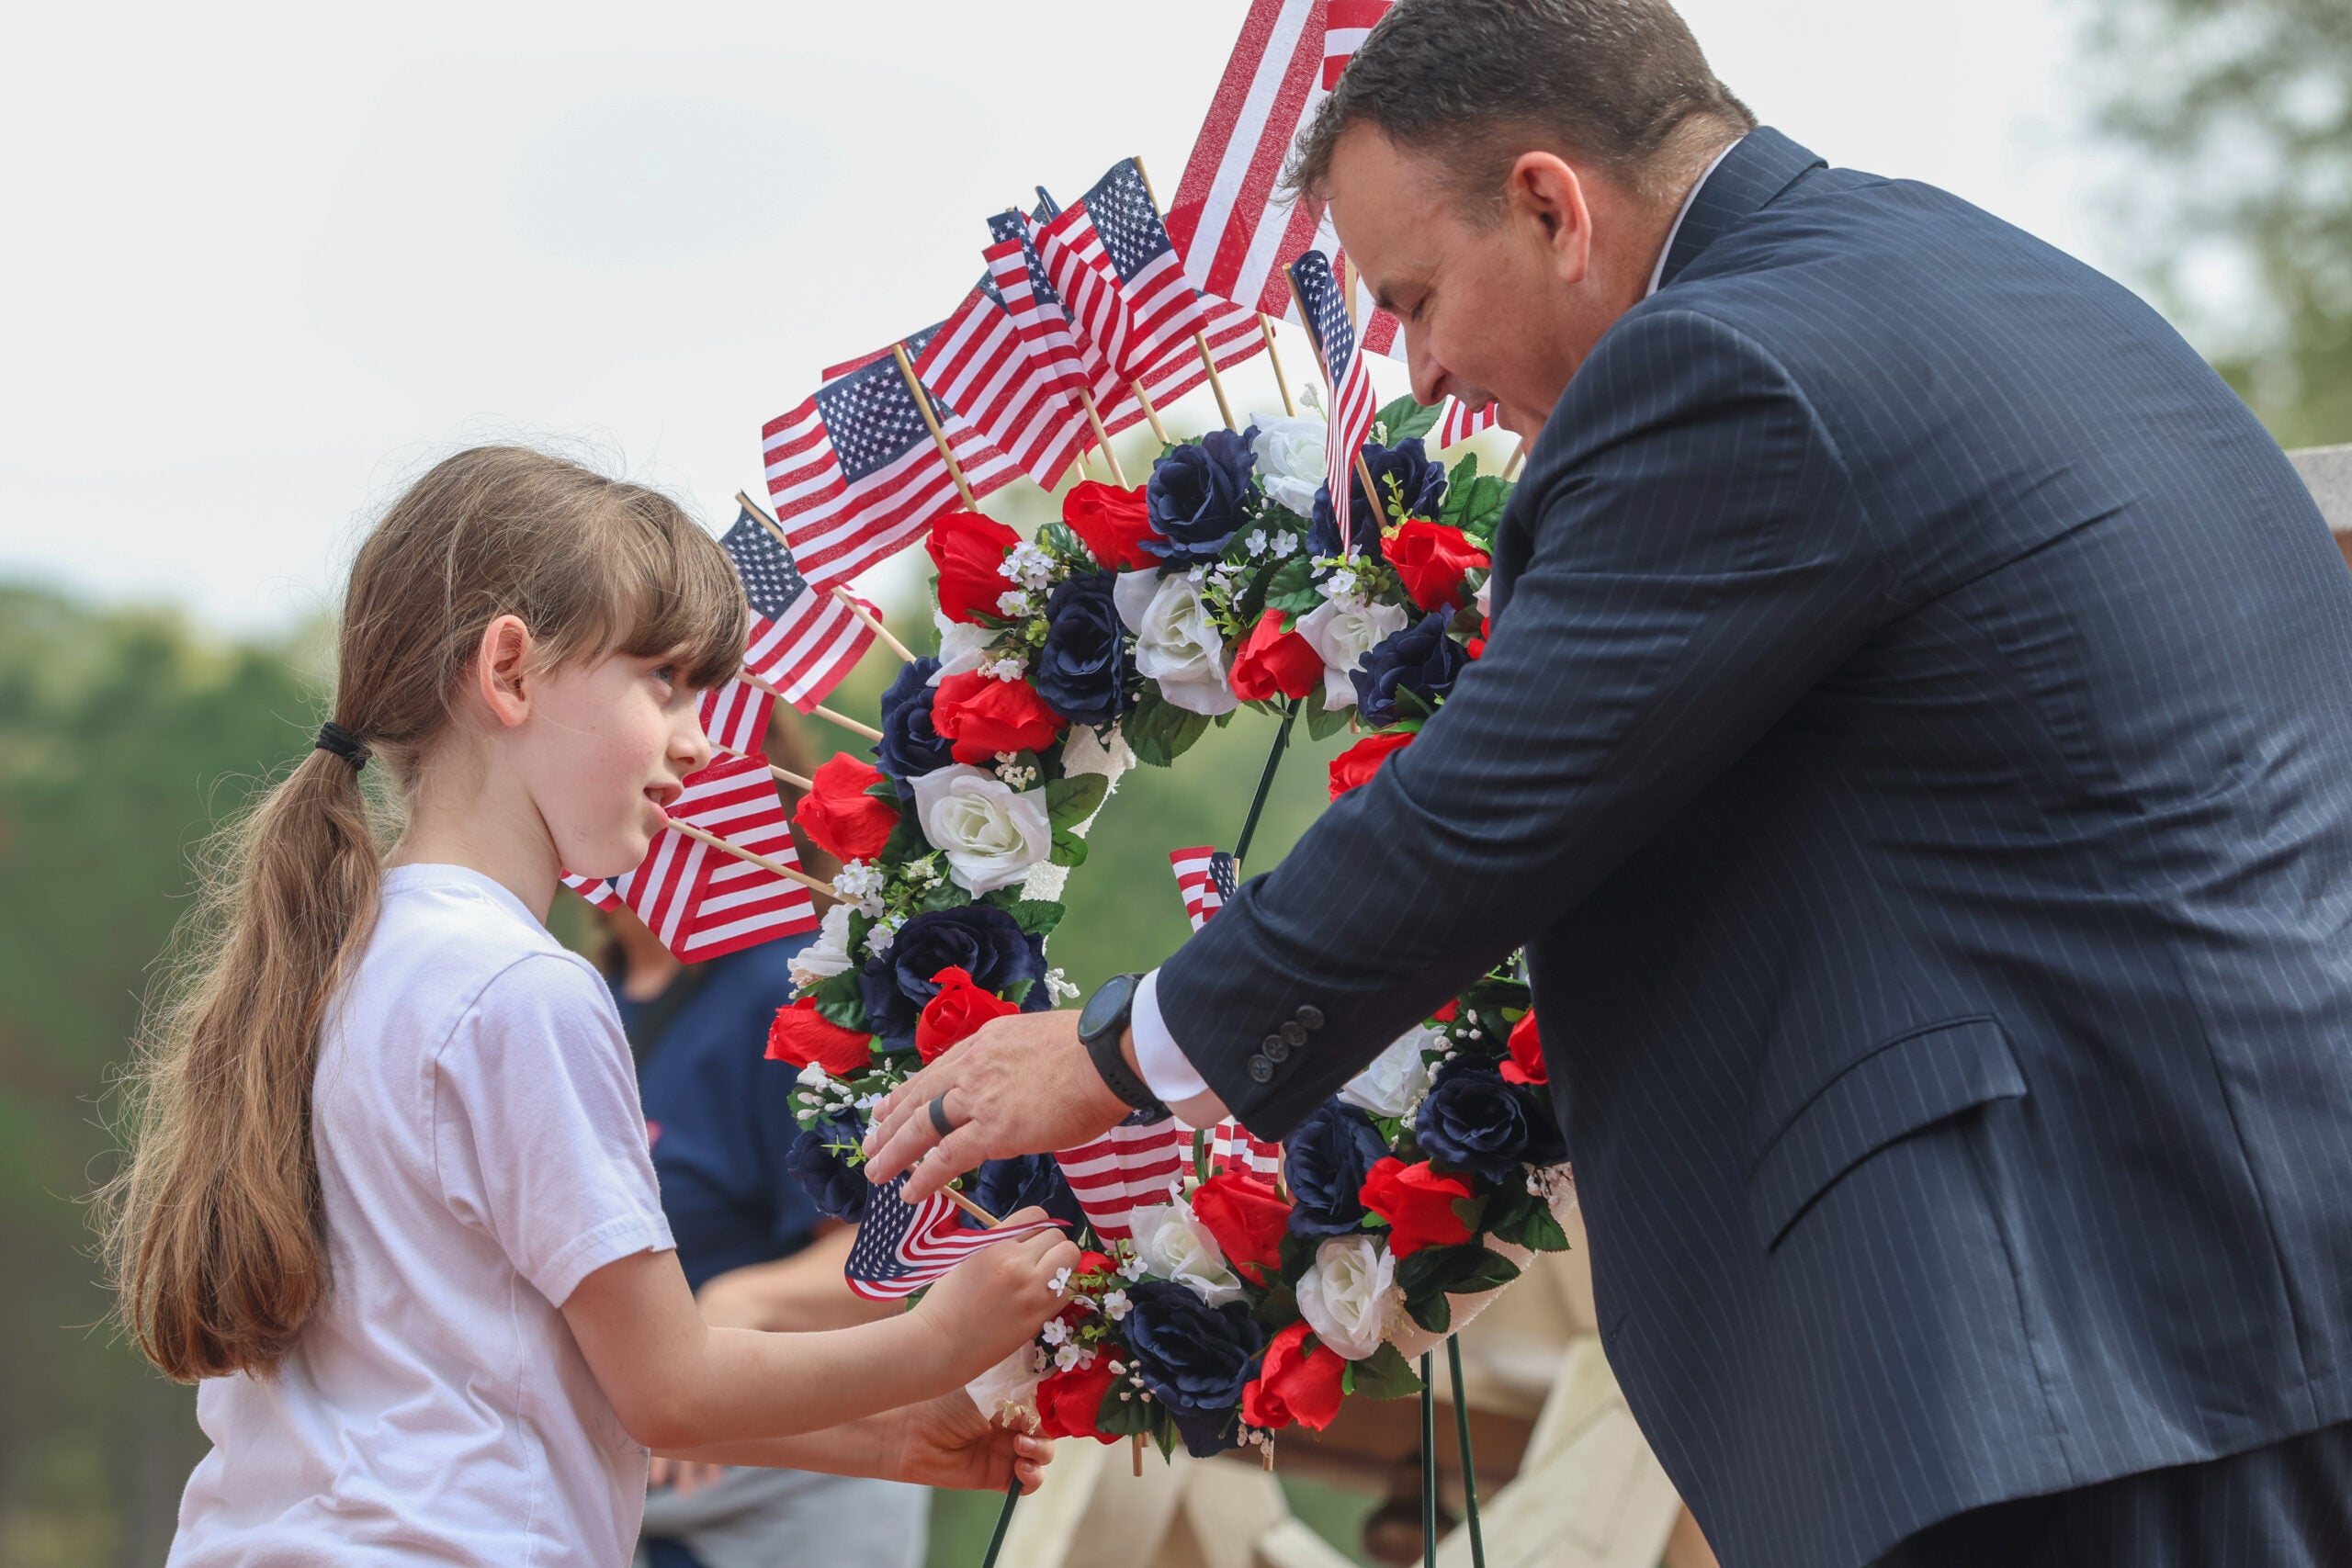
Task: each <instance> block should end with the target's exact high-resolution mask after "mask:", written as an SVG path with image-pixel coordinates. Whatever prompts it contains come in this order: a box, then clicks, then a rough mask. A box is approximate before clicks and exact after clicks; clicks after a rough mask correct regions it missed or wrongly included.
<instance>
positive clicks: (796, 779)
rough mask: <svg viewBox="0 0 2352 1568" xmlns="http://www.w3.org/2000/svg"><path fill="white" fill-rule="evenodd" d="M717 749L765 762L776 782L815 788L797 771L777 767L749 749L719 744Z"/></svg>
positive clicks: (796, 786) (732, 754) (797, 786)
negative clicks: (733, 749)
mask: <svg viewBox="0 0 2352 1568" xmlns="http://www.w3.org/2000/svg"><path fill="white" fill-rule="evenodd" d="M719 750H722V751H727V754H728V755H729V756H730V757H748V758H751V760H752V761H755V762H762V763H765V764H766V766H767V770H768V773H769V774H770V776H772V777H773V778H774V779H775V782H776V783H778V784H790V785H791V786H792V787H793V788H795V789H815V788H816V787H817V786H816V785H815V784H812V783H810V782H809V780H807V779H804V778H802V777H801V776H800V775H799V774H798V773H794V772H792V770H790V769H789V768H779V767H777V766H776V765H775V763H774V762H770V761H768V760H767V759H766V758H765V757H752V754H751V753H750V752H749V751H728V750H727V748H726V747H724V746H721V747H720V748H719Z"/></svg>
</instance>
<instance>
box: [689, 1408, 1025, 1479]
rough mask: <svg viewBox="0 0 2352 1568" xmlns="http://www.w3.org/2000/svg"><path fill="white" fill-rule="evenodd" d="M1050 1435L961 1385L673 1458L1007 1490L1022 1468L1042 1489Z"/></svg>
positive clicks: (703, 1462) (1023, 1477)
mask: <svg viewBox="0 0 2352 1568" xmlns="http://www.w3.org/2000/svg"><path fill="white" fill-rule="evenodd" d="M1053 1450H1054V1445H1053V1442H1052V1440H1051V1439H1050V1438H1040V1437H1033V1436H1030V1435H1028V1434H1026V1433H1016V1432H1009V1431H1006V1430H1004V1429H1003V1428H1002V1427H998V1426H996V1425H995V1424H993V1423H992V1422H990V1421H989V1419H988V1418H987V1417H985V1416H982V1415H981V1414H980V1412H979V1409H978V1406H976V1405H975V1404H973V1403H972V1396H971V1395H970V1394H968V1393H965V1392H964V1391H963V1390H962V1389H960V1388H959V1389H957V1390H956V1391H955V1392H953V1393H944V1394H942V1395H940V1396H939V1397H938V1398H936V1399H932V1400H926V1401H925V1402H923V1403H922V1404H917V1405H912V1406H910V1407H909V1408H907V1409H904V1410H892V1411H887V1412H885V1413H884V1414H882V1415H880V1416H867V1417H865V1419H864V1420H861V1421H854V1422H851V1423H849V1424H848V1425H846V1426H842V1427H831V1428H829V1429H827V1430H825V1431H822V1432H810V1433H807V1434H805V1435H803V1436H800V1437H797V1438H768V1439H766V1440H764V1441H761V1442H745V1443H720V1444H718V1445H716V1446H714V1447H711V1448H703V1449H691V1450H683V1451H681V1452H678V1453H674V1454H671V1455H669V1456H667V1457H669V1458H673V1459H680V1460H687V1461H694V1462H695V1463H702V1464H752V1465H764V1466H768V1467H771V1468H775V1469H781V1470H815V1471H822V1472H825V1473H827V1474H829V1475H887V1476H889V1477H891V1478H892V1479H893V1480H898V1481H911V1482H914V1483H919V1484H921V1485H924V1486H951V1487H959V1488H963V1489H966V1490H969V1491H983V1492H1001V1491H1003V1490H1004V1488H1005V1486H1006V1484H1007V1483H1009V1482H1010V1481H1011V1480H1012V1477H1013V1475H1014V1474H1015V1473H1016V1472H1017V1473H1018V1474H1019V1475H1020V1477H1021V1489H1022V1490H1023V1492H1032V1491H1035V1489H1036V1486H1037V1483H1038V1481H1039V1479H1040V1478H1041V1477H1042V1475H1043V1474H1044V1470H1045V1466H1046V1461H1048V1460H1050V1459H1051V1458H1052V1457H1053Z"/></svg>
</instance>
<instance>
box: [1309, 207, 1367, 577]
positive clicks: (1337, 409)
mask: <svg viewBox="0 0 2352 1568" xmlns="http://www.w3.org/2000/svg"><path fill="white" fill-rule="evenodd" d="M1290 276H1291V282H1292V284H1293V285H1294V286H1295V288H1297V290H1298V302H1299V306H1300V308H1301V309H1302V310H1304V311H1305V312H1306V334H1307V336H1309V337H1311V338H1313V339H1314V340H1315V352H1316V355H1317V357H1318V358H1320V359H1321V360H1322V361H1323V378H1324V379H1325V380H1326V381H1328V382H1329V383H1330V387H1331V401H1330V409H1329V414H1330V422H1331V428H1330V432H1329V434H1327V435H1326V436H1325V437H1324V447H1323V454H1324V475H1325V478H1326V479H1327V480H1328V481H1329V484H1330V486H1331V515H1332V516H1333V517H1335V518H1337V519H1338V520H1339V525H1340V549H1341V551H1343V552H1344V551H1346V550H1347V548H1348V546H1349V538H1348V536H1349V534H1350V532H1351V526H1352V525H1351V517H1352V515H1353V511H1352V508H1351V506H1350V504H1349V500H1348V497H1349V493H1350V491H1351V489H1352V487H1353V484H1354V480H1355V461H1356V454H1357V453H1358V452H1360V451H1362V450H1363V444H1364V438H1365V437H1366V436H1368V435H1370V434H1372V421H1373V416H1374V414H1375V413H1377V412H1379V410H1378V407H1377V405H1376V403H1375V401H1374V397H1373V392H1372V372H1371V371H1370V370H1369V369H1368V368H1366V367H1365V365H1364V362H1363V355H1361V354H1358V353H1357V352H1356V333H1355V327H1354V325H1353V323H1351V321H1349V320H1348V308H1347V306H1346V304H1345V303H1344V302H1343V301H1342V300H1341V299H1340V286H1339V284H1338V283H1337V282H1336V281H1335V280H1334V279H1333V278H1332V276H1331V264H1330V263H1329V262H1328V261H1325V260H1324V259H1323V253H1322V252H1320V251H1309V252H1307V253H1306V254H1305V255H1303V256H1301V257H1299V258H1298V260H1297V261H1295V262H1294V263H1292V264H1291V268H1290ZM1368 499H1369V500H1370V501H1371V502H1372V505H1373V508H1374V512H1375V513H1377V511H1378V509H1379V506H1380V498H1379V497H1378V496H1372V497H1369V498H1368Z"/></svg>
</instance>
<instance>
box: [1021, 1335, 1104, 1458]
mask: <svg viewBox="0 0 2352 1568" xmlns="http://www.w3.org/2000/svg"><path fill="white" fill-rule="evenodd" d="M1113 1381H1114V1375H1113V1373H1112V1371H1111V1357H1110V1354H1109V1350H1108V1348H1104V1349H1102V1350H1098V1351H1096V1352H1095V1353H1094V1360H1093V1362H1092V1364H1091V1365H1089V1366H1083V1367H1069V1368H1066V1369H1064V1370H1062V1371H1057V1372H1049V1373H1047V1374H1046V1377H1045V1378H1044V1379H1042V1380H1041V1381H1040V1382H1038V1384H1037V1430H1038V1432H1039V1433H1040V1434H1041V1435H1042V1436H1045V1437H1048V1438H1095V1439H1097V1440H1098V1441H1101V1442H1105V1443H1107V1442H1112V1441H1114V1438H1110V1437H1108V1436H1105V1435H1104V1433H1103V1428H1102V1427H1098V1426H1096V1425H1095V1424H1094V1421H1095V1417H1096V1416H1099V1415H1101V1414H1102V1411H1103V1398H1104V1397H1105V1396H1106V1395H1108V1394H1109V1393H1110V1392H1111V1384H1112V1382H1113Z"/></svg>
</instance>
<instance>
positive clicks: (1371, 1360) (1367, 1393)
mask: <svg viewBox="0 0 2352 1568" xmlns="http://www.w3.org/2000/svg"><path fill="white" fill-rule="evenodd" d="M1348 1382H1349V1383H1350V1385H1351V1386H1350V1388H1349V1390H1348V1392H1349V1393H1360V1394H1362V1395H1363V1396H1364V1397H1365V1398H1366V1399H1403V1398H1404V1397H1405V1396H1406V1395H1408V1394H1414V1393H1420V1392H1421V1375H1420V1374H1419V1372H1417V1371H1414V1370H1413V1363H1412V1362H1410V1361H1408V1360H1407V1359H1405V1357H1404V1353H1403V1352H1402V1351H1400V1350H1398V1349H1397V1347H1396V1346H1394V1345H1391V1344H1389V1343H1388V1342H1387V1341H1386V1340H1385V1339H1384V1340H1383V1341H1381V1345H1380V1348H1379V1349H1377V1350H1374V1352H1373V1353H1372V1354H1371V1355H1369V1356H1366V1357H1365V1358H1364V1359H1363V1360H1361V1361H1355V1362H1351V1364H1350V1365H1349V1368H1348Z"/></svg>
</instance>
